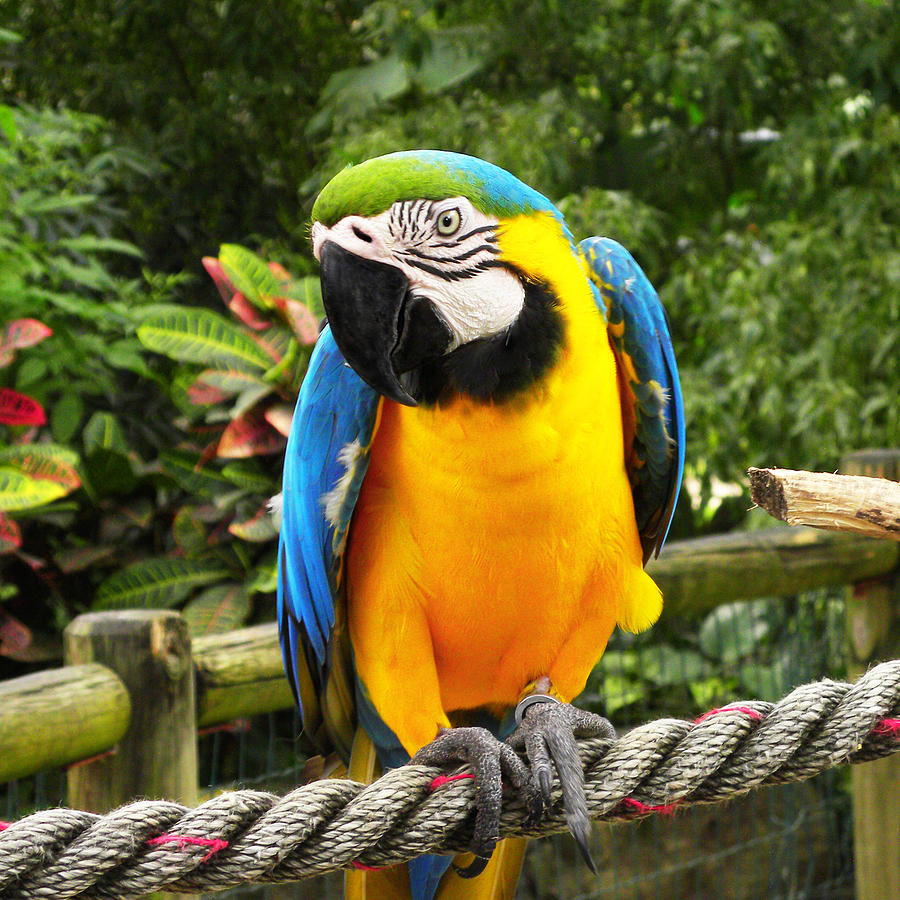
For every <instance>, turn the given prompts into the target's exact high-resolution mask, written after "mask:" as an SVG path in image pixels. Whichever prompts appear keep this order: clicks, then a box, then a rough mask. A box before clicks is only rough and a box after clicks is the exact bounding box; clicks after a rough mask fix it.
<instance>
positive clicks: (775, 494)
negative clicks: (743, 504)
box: [747, 468, 900, 541]
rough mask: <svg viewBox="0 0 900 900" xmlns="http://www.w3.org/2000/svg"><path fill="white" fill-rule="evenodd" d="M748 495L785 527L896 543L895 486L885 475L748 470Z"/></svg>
mask: <svg viewBox="0 0 900 900" xmlns="http://www.w3.org/2000/svg"><path fill="white" fill-rule="evenodd" d="M747 474H748V475H749V476H750V497H751V499H752V500H753V502H754V503H755V504H756V505H757V506H761V507H762V508H763V509H764V510H765V511H766V512H767V513H769V515H771V516H773V517H774V518H776V519H780V520H781V521H782V522H787V524H788V525H812V526H814V527H815V528H828V529H830V530H832V531H851V532H855V533H857V534H862V535H866V536H869V537H880V538H891V539H892V540H895V541H900V484H898V483H897V482H894V481H889V480H887V479H886V478H868V477H865V476H862V475H831V474H828V473H826V472H796V471H793V470H791V469H756V468H751V469H749V470H748V473H747Z"/></svg>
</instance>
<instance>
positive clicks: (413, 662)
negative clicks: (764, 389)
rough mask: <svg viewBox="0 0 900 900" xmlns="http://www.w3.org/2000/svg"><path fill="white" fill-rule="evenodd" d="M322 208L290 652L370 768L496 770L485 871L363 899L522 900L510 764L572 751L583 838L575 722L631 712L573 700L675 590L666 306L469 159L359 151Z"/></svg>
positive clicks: (396, 887) (290, 523)
mask: <svg viewBox="0 0 900 900" xmlns="http://www.w3.org/2000/svg"><path fill="white" fill-rule="evenodd" d="M313 220H314V224H313V226H312V242H313V251H314V253H315V256H316V257H317V258H318V259H319V261H320V264H321V279H322V294H323V300H324V305H325V310H326V313H327V317H328V326H327V327H326V328H325V329H324V331H323V332H322V335H321V336H320V338H319V341H318V343H317V345H316V347H315V350H314V352H313V355H312V358H311V360H310V363H309V370H308V372H307V375H306V379H305V381H304V382H303V386H302V388H301V391H300V398H299V402H298V405H297V411H296V414H295V417H294V422H293V427H292V432H291V436H290V439H289V441H288V446H287V453H286V458H285V469H284V491H283V520H282V528H281V540H280V547H279V581H278V604H279V612H278V615H279V621H280V629H281V641H282V646H283V649H284V659H285V665H286V668H287V673H288V676H289V679H290V681H291V684H292V685H293V688H294V691H295V695H296V698H297V702H298V704H299V706H300V710H301V712H302V716H303V722H304V729H305V731H306V733H307V734H308V735H309V736H310V737H311V738H312V739H313V740H314V741H315V742H316V743H317V744H318V745H319V746H321V747H323V748H331V749H335V750H337V752H338V753H339V754H341V756H342V757H343V758H344V760H345V761H346V762H347V763H348V765H349V772H350V775H351V777H356V778H360V779H366V778H371V777H373V776H374V775H375V774H376V769H377V767H378V766H380V767H393V766H397V765H400V764H402V763H404V762H406V761H408V760H409V758H410V757H411V756H414V757H415V760H416V761H422V762H428V763H435V764H442V763H448V762H454V761H461V762H468V763H470V764H472V765H473V767H474V770H475V777H476V779H477V780H478V782H479V784H480V787H481V789H480V790H479V791H478V792H477V793H478V794H479V796H480V797H481V801H480V803H479V809H478V813H477V817H476V826H475V837H474V839H473V846H472V850H473V851H474V853H475V859H474V862H472V863H471V865H469V866H468V867H466V868H458V867H454V868H453V870H449V865H450V860H449V859H448V858H446V857H440V856H426V857H423V858H421V859H419V860H415V861H413V863H411V864H410V866H409V870H408V873H407V871H406V869H405V868H404V867H400V869H399V870H386V871H385V872H378V873H369V872H353V873H350V875H349V876H348V878H347V880H346V882H345V883H346V893H347V896H349V897H360V898H361V897H367V898H370V900H372V898H376V897H377V898H381V897H403V896H413V897H414V898H416V900H426V898H427V900H431V898H434V897H439V898H441V900H447V898H451V897H470V898H471V897H479V898H488V897H491V898H498V897H512V894H513V892H514V889H515V881H516V879H517V877H518V870H519V866H520V864H521V857H522V852H523V846H524V842H522V841H503V842H501V843H500V844H499V845H498V846H497V847H496V850H495V846H494V845H495V844H496V843H497V835H498V828H499V808H500V783H501V777H502V776H505V777H506V778H507V780H509V781H511V782H512V784H513V785H514V786H515V787H516V788H517V789H519V790H520V791H521V792H522V793H523V794H524V796H525V797H526V800H527V801H528V802H529V804H530V805H531V808H532V809H534V807H535V798H537V805H538V807H539V805H540V798H541V797H542V796H543V798H544V799H545V800H546V799H549V796H550V784H551V778H550V772H551V765H553V766H555V768H556V770H557V772H558V774H559V777H560V781H561V786H562V790H563V796H564V800H565V803H566V809H567V816H568V819H569V824H570V829H571V830H572V832H573V834H574V835H575V836H576V838H577V839H578V840H579V843H580V845H582V846H584V845H585V844H586V832H587V828H588V822H587V818H586V805H585V803H584V789H583V783H582V782H581V780H580V779H581V772H580V767H579V766H578V764H577V753H576V750H575V742H574V737H575V736H576V735H583V734H588V733H595V734H596V733H600V734H608V733H609V729H610V726H609V724H608V723H607V722H606V720H605V719H602V718H600V717H599V716H594V715H593V714H590V713H585V712H582V711H580V710H577V709H576V708H575V707H573V706H571V705H569V701H571V700H572V698H574V697H575V696H576V695H577V694H579V693H580V691H581V690H582V689H583V688H584V685H585V681H586V679H587V677H588V674H589V673H590V671H591V669H592V668H593V666H594V665H595V664H596V662H597V660H598V659H599V657H600V656H601V654H602V653H603V650H604V648H605V646H606V643H607V640H608V638H609V635H610V633H611V632H612V629H613V628H614V627H615V625H616V624H619V625H620V626H622V627H623V628H625V629H628V630H630V631H637V630H640V629H643V628H646V627H647V626H649V625H650V624H651V623H652V622H653V621H654V620H655V619H656V618H657V616H658V615H659V612H660V609H661V604H662V600H661V596H660V592H659V589H658V588H657V587H656V585H655V584H654V583H653V581H652V580H651V579H650V577H649V576H648V575H647V574H646V573H645V572H644V567H643V566H644V563H645V562H646V561H647V559H648V558H649V557H650V556H651V555H653V554H654V553H658V552H659V549H660V547H661V546H662V544H663V541H664V540H665V537H666V533H667V531H668V527H669V523H670V520H671V518H672V511H673V508H674V505H675V500H676V497H677V495H678V490H679V486H680V483H681V474H682V469H683V463H684V414H683V408H682V401H681V392H680V387H679V381H678V372H677V368H676V365H675V359H674V356H673V352H672V346H671V340H670V337H669V332H668V328H667V323H666V319H665V314H664V312H663V309H662V306H661V305H660V303H659V299H658V297H657V295H656V293H655V291H654V290H653V288H652V287H651V285H650V283H649V282H648V280H647V278H646V277H645V276H644V274H643V272H642V271H641V269H640V268H639V267H638V265H637V264H636V263H635V261H634V260H633V259H632V257H631V256H630V255H629V253H628V252H627V251H626V250H625V249H623V248H622V247H621V246H620V245H619V244H617V243H615V242H614V241H612V240H609V239H606V238H597V237H595V238H589V239H587V240H585V241H582V242H581V243H580V244H576V243H575V242H574V240H573V238H572V235H571V233H570V232H569V229H568V228H567V226H566V224H565V222H564V221H563V218H562V215H561V214H560V213H559V211H558V210H557V209H556V208H555V207H554V206H553V205H552V204H551V203H550V202H549V201H548V200H547V199H545V198H544V197H543V196H541V195H540V194H539V193H537V192H536V191H534V190H532V189H531V188H529V187H528V186H526V185H525V184H523V183H522V182H521V181H519V180H518V179H517V178H515V177H514V176H512V175H511V174H509V173H508V172H506V171H504V170H503V169H500V168H497V167H496V166H493V165H491V164H490V163H487V162H484V161H482V160H479V159H475V158H473V157H469V156H463V155H459V154H455V153H447V152H442V151H411V152H403V153H393V154H390V155H388V156H383V157H379V158H377V159H372V160H369V161H368V162H365V163H363V164H361V165H358V166H354V167H351V168H349V169H346V170H345V171H343V172H341V173H339V174H338V175H337V176H335V178H334V179H332V181H331V182H330V183H329V184H328V185H327V186H326V187H325V188H324V190H323V191H322V192H321V194H320V195H319V197H318V199H317V201H316V203H315V206H314V208H313ZM554 701H559V702H554ZM514 711H516V713H517V715H516V716H515V718H516V719H517V720H519V721H520V723H521V724H519V726H518V728H517V729H516V733H515V734H514V735H513V736H512V740H513V742H514V743H516V745H517V746H520V747H522V748H524V749H525V750H526V751H527V756H528V759H529V765H530V770H529V769H528V768H526V767H525V765H524V763H522V761H521V759H520V757H519V756H518V755H516V754H515V753H514V752H513V751H512V750H511V748H510V744H509V743H508V742H507V741H506V740H505V739H507V738H509V736H510V732H511V731H512V730H513V728H514V727H515V724H516V723H515V721H514V716H513V713H514ZM492 851H493V856H492ZM489 858H490V862H489V863H488V859H489ZM485 868H487V870H488V871H487V872H485V874H482V875H480V877H479V878H477V879H474V880H467V879H466V878H465V877H460V876H461V875H462V876H472V875H474V874H477V873H479V872H481V871H482V870H484V869H485Z"/></svg>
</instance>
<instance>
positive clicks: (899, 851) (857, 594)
mask: <svg viewBox="0 0 900 900" xmlns="http://www.w3.org/2000/svg"><path fill="white" fill-rule="evenodd" d="M840 471H841V473H842V474H844V475H869V476H875V477H881V478H890V479H891V480H893V481H900V450H862V451H859V452H857V453H850V454H847V455H846V456H845V457H843V458H842V460H841V467H840ZM897 584H898V582H897V579H896V576H892V575H888V576H886V577H883V578H878V579H872V580H869V581H861V582H857V583H856V584H855V585H853V586H852V588H851V590H850V594H849V596H848V598H847V637H848V643H849V649H850V653H849V660H848V669H849V672H848V677H850V678H856V677H857V676H858V675H860V674H861V673H862V672H864V671H865V670H866V669H867V668H868V667H869V666H871V665H872V664H873V663H876V662H879V661H881V660H885V659H898V658H900V592H898V589H897ZM850 778H851V784H852V790H853V847H854V859H855V870H856V898H857V900H884V898H886V897H900V758H897V757H891V758H888V759H882V760H878V761H876V762H870V763H865V764H864V765H858V766H853V767H851V770H850Z"/></svg>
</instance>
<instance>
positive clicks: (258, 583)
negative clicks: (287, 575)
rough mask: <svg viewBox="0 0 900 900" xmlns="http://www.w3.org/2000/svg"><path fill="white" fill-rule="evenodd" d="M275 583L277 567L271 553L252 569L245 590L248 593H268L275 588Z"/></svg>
mask: <svg viewBox="0 0 900 900" xmlns="http://www.w3.org/2000/svg"><path fill="white" fill-rule="evenodd" d="M238 546H240V545H238ZM277 584H278V567H277V566H276V564H275V554H274V553H273V554H272V555H271V556H270V557H269V558H268V559H267V560H265V561H264V562H261V563H260V564H259V565H258V566H257V567H256V568H255V569H254V570H253V572H252V574H251V577H250V580H249V582H248V583H247V592H248V593H250V594H270V593H272V591H274V590H275V587H276V585H277Z"/></svg>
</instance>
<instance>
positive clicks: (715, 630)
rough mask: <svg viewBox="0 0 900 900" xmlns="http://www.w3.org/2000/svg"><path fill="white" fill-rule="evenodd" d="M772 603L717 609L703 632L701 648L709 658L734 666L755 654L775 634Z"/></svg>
mask: <svg viewBox="0 0 900 900" xmlns="http://www.w3.org/2000/svg"><path fill="white" fill-rule="evenodd" d="M770 618H771V601H770V600H752V601H739V602H737V603H726V604H724V605H723V606H719V607H717V608H716V609H714V610H713V611H712V612H711V613H710V614H709V615H708V616H707V617H706V618H705V619H704V621H703V625H702V626H701V628H700V648H701V649H702V650H703V652H704V653H705V654H706V655H707V656H711V657H713V658H715V659H718V660H721V661H722V662H724V663H733V662H736V661H737V660H739V659H740V658H741V657H743V656H746V655H747V654H749V653H752V652H753V650H755V649H756V647H757V645H758V644H760V643H761V642H762V641H764V640H765V639H766V638H767V637H768V636H769V634H770V633H771V631H772V624H771V621H770Z"/></svg>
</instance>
